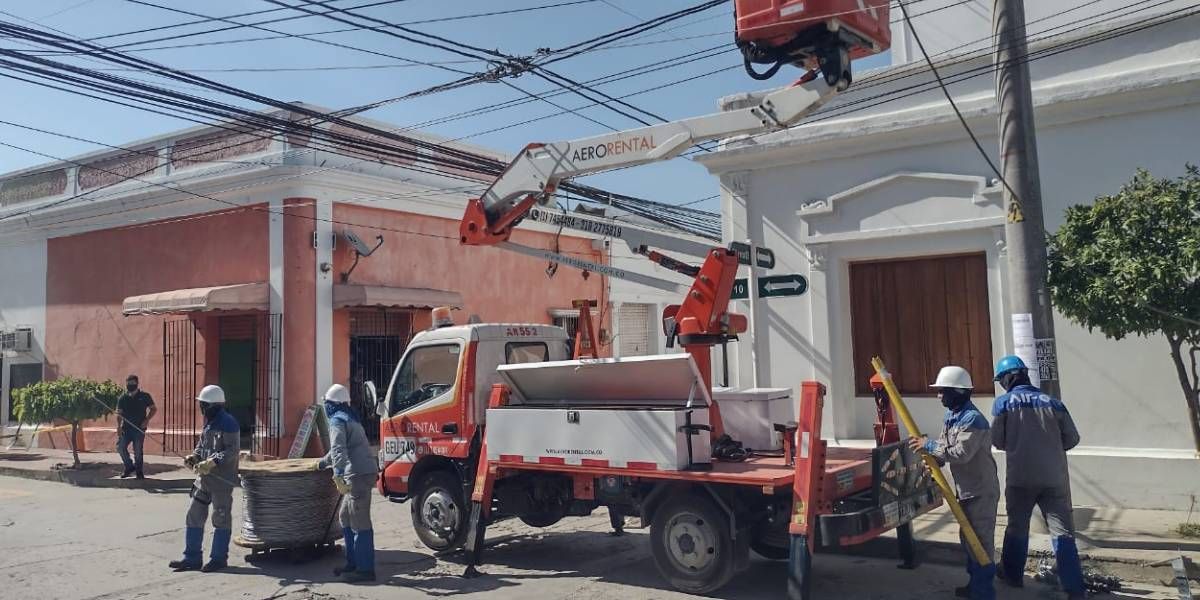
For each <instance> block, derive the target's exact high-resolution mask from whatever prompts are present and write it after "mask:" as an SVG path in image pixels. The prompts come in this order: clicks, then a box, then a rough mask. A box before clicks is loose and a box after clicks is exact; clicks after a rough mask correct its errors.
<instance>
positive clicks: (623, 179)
mask: <svg viewBox="0 0 1200 600" xmlns="http://www.w3.org/2000/svg"><path fill="white" fill-rule="evenodd" d="M146 1H147V2H152V3H154V4H159V5H162V6H170V7H175V8H180V9H185V10H189V11H192V12H196V13H201V14H203V15H206V16H226V15H233V14H237V13H244V12H251V11H261V10H270V9H274V8H278V7H277V6H275V5H272V4H270V3H268V2H266V1H265V0H206V1H205V2H181V1H179V0H146ZM285 1H286V2H287V3H288V4H292V5H299V4H301V2H300V1H299V0H285ZM569 1H571V0H505V1H504V2H496V1H494V0H493V1H490V2H489V1H485V0H459V1H457V2H445V1H438V0H406V1H402V2H398V3H394V4H390V5H386V6H379V7H375V8H369V9H361V11H358V12H361V13H363V14H367V15H371V16H374V17H377V18H381V19H385V20H387V21H389V22H393V23H411V22H414V21H424V20H428V19H440V18H444V17H450V16H458V15H467V14H473V13H480V12H489V11H498V10H511V9H515V8H525V7H533V6H542V5H547V4H557V3H560V2H569ZM697 2H698V0H653V1H638V0H592V1H586V2H582V3H579V4H573V5H569V6H561V7H557V8H548V9H544V10H537V11H531V12H523V13H517V14H511V15H499V16H489V17H482V18H475V19H466V20H455V21H446V22H436V23H419V24H412V25H410V27H411V28H413V29H417V30H419V31H422V32H427V33H432V34H436V35H440V36H443V37H446V38H450V39H453V40H456V41H460V42H463V43H467V44H471V45H474V46H479V47H483V48H490V49H498V50H500V51H502V52H505V53H507V54H510V55H526V54H531V53H533V52H535V51H536V49H538V48H542V47H552V48H557V47H562V46H567V45H570V44H573V43H575V42H579V41H581V40H584V39H587V38H590V37H593V36H596V35H599V34H601V33H606V32H609V31H613V30H616V29H620V28H623V27H628V26H630V25H634V24H636V23H637V22H638V21H639V20H640V19H646V18H650V17H654V16H658V15H661V14H665V13H668V12H672V11H675V10H679V9H682V8H685V7H687V6H690V5H694V4H696V3H697ZM368 3H370V0H339V1H338V2H336V3H335V5H336V6H339V7H343V8H350V7H354V6H358V5H361V4H368ZM2 6H3V8H0V10H3V11H5V12H8V13H11V14H12V15H16V16H19V17H22V18H24V19H29V20H32V21H35V22H37V23H39V24H40V26H43V27H53V28H56V29H60V30H62V31H64V32H67V33H69V34H71V35H73V36H77V37H83V38H91V37H96V36H105V35H111V34H115V33H122V32H128V31H132V30H137V29H144V28H149V27H156V26H162V25H170V24H175V23H179V22H183V21H187V20H194V17H188V16H186V15H180V14H175V13H172V12H169V11H166V10H161V9H159V8H154V7H150V6H145V5H140V4H137V3H135V2H132V1H130V0H38V1H14V2H5V3H3V5H2ZM296 14H300V13H298V12H295V11H285V10H280V11H277V12H272V13H268V14H263V15H257V16H253V17H243V18H239V19H238V20H239V21H241V22H258V21H263V20H267V19H273V18H279V17H284V16H289V15H296ZM0 19H2V20H5V21H15V22H18V23H21V24H24V25H28V23H24V22H21V21H17V20H16V19H14V18H13V17H12V16H9V15H4V14H0ZM227 26H229V25H228V24H222V23H216V24H213V23H208V24H204V25H195V26H190V27H187V28H179V29H171V30H167V31H164V32H154V33H143V34H138V35H132V36H124V37H113V38H109V39H106V40H102V41H100V42H98V43H103V44H107V45H115V44H123V43H129V42H134V41H138V40H148V39H151V38H159V37H164V36H168V35H169V36H183V35H185V34H187V33H191V32H197V31H204V30H208V29H213V28H216V27H227ZM262 27H268V28H271V29H276V30H278V31H280V32H285V33H293V34H316V33H318V32H326V31H329V30H333V29H342V28H347V27H348V26H347V25H346V24H344V23H338V22H335V21H332V20H330V19H327V18H324V17H319V16H311V17H307V18H303V19H296V20H292V21H288V22H284V23H276V24H269V25H262ZM732 30H733V17H732V3H730V5H729V6H725V7H720V8H715V9H711V10H709V11H707V12H704V13H700V14H698V15H693V16H689V17H686V18H684V19H683V20H681V21H677V22H676V23H673V24H671V25H668V26H666V27H664V28H661V29H659V30H657V31H656V32H653V33H647V34H642V35H640V36H638V37H637V38H634V39H630V40H626V41H623V42H620V44H636V45H634V46H631V47H625V48H616V49H608V50H603V51H596V52H591V53H588V54H585V55H582V56H579V57H576V58H572V59H569V60H565V61H562V62H559V63H557V64H555V65H553V66H552V67H551V68H552V69H554V70H555V71H557V72H558V73H560V74H562V75H564V76H566V77H569V78H571V79H574V80H575V81H585V80H588V79H593V78H596V77H601V76H604V75H608V74H611V73H615V72H618V71H623V70H625V69H629V68H633V67H638V66H642V65H646V64H651V63H655V62H657V61H661V60H666V59H671V58H675V57H680V56H684V55H694V54H700V53H701V52H703V51H705V50H709V49H712V48H715V47H718V46H723V47H724V48H727V49H728V50H729V51H728V52H727V53H724V54H721V55H719V56H714V57H711V58H706V59H703V60H698V61H695V62H693V63H690V64H687V65H682V66H679V67H675V68H672V69H668V70H663V71H658V72H655V73H651V74H648V75H644V76H640V77H636V78H631V79H627V80H624V81H619V82H615V83H612V84H609V85H603V86H600V87H599V89H601V90H603V91H604V92H606V93H608V94H609V95H612V96H623V95H625V94H630V93H634V92H638V91H641V90H645V89H647V88H652V87H656V86H660V85H663V84H665V83H668V82H672V81H676V80H680V79H685V78H690V77H694V76H701V75H703V76H702V77H699V78H698V79H696V80H694V81H690V82H687V83H682V84H679V85H674V86H671V87H667V88H665V89H661V90H657V91H651V92H647V93H644V94H639V95H636V96H632V97H629V98H626V101H627V102H630V103H632V104H634V105H636V106H638V107H639V108H642V109H645V110H647V111H650V112H653V113H656V114H658V115H661V116H663V117H665V118H668V119H678V118H684V117H689V116H694V115H700V114H705V113H709V112H713V111H715V110H716V108H717V99H718V98H720V97H722V96H725V95H728V94H732V93H736V92H742V91H750V90H755V89H763V88H766V87H769V86H771V85H783V84H785V83H787V81H788V78H790V77H794V76H797V75H798V74H799V72H798V71H796V70H794V69H792V70H790V71H789V70H785V71H783V72H782V73H781V74H780V75H778V76H777V77H776V78H775V79H774V80H772V81H770V82H757V81H754V80H752V79H750V78H749V77H748V76H746V74H745V73H744V72H743V71H742V70H741V67H740V57H739V56H738V54H737V53H736V50H735V49H734V47H733V41H732V38H733V34H732ZM271 35H272V34H271V33H268V32H264V31H261V30H255V29H252V28H242V29H236V30H232V31H226V32H222V33H213V34H208V35H204V36H194V37H182V38H179V39H176V40H164V41H159V42H153V43H151V44H143V45H141V46H134V47H131V48H130V49H133V48H138V47H152V46H163V45H174V44H183V43H189V42H212V41H231V40H242V39H245V38H257V37H267V36H271ZM316 37H317V38H318V39H321V40H326V41H328V42H332V43H337V44H343V45H348V46H355V47H358V48H362V49H365V50H368V51H371V52H377V53H380V54H387V55H392V56H395V57H400V58H405V59H411V60H414V61H420V62H442V61H457V60H463V59H462V58H461V57H459V56H455V55H452V54H450V53H448V52H445V51H442V50H437V49H431V48H425V47H421V46H418V45H415V44H412V43H409V42H406V41H404V40H400V39H396V38H393V37H389V36H387V35H384V34H381V33H378V32H372V31H355V32H346V33H335V34H322V35H317V36H316ZM0 46H3V47H7V48H15V49H23V48H27V47H25V46H21V45H19V44H17V43H15V42H13V41H10V40H0ZM138 56H140V57H142V58H146V59H150V60H154V61H157V62H160V63H163V64H166V65H169V66H172V67H175V68H179V69H185V70H194V71H196V72H197V74H199V75H202V76H204V77H208V78H210V79H214V80H216V81H220V82H222V83H226V84H229V85H233V86H237V87H240V88H244V89H247V90H250V91H253V92H256V93H259V94H262V95H264V96H270V97H273V98H277V99H280V100H285V101H304V102H309V103H313V104H318V105H322V106H327V107H332V108H343V107H348V106H358V105H361V104H366V103H370V102H373V101H377V100H380V99H383V98H390V97H395V96H400V95H403V94H406V93H408V92H411V91H414V90H418V89H422V88H425V87H428V86H431V85H435V84H438V83H443V82H446V81H450V80H453V79H456V78H458V77H461V75H460V74H459V73H455V72H450V71H447V70H444V69H439V68H437V67H431V66H426V65H419V66H398V65H403V64H404V63H403V62H402V61H400V60H397V59H396V58H390V57H386V56H379V55H372V54H369V53H367V52H359V51H354V50H349V49H345V48H338V47H332V46H329V45H323V44H319V43H315V42H312V41H308V40H304V39H272V40H264V41H255V42H244V43H227V44H222V45H210V46H203V47H197V48H182V49H167V50H154V51H144V52H139V53H138ZM886 60H887V58H886V56H881V57H873V58H871V59H866V60H862V61H858V62H857V63H856V66H855V69H856V71H858V72H862V71H865V70H867V69H869V68H874V67H878V66H882V65H883V64H884V63H885V62H886ZM77 64H80V65H86V66H92V67H100V66H102V65H98V64H95V63H88V62H86V61H78V62H77ZM443 66H444V67H447V68H450V69H460V70H463V71H469V72H478V71H481V70H484V69H486V68H487V67H486V65H485V64H483V63H478V62H467V63H450V64H445V65H443ZM315 67H319V68H322V69H323V70H305V71H276V72H268V71H261V69H312V68H315ZM364 67H368V68H364ZM727 67H733V68H729V69H728V70H725V71H723V72H720V73H716V74H712V75H705V74H707V73H710V72H713V71H717V70H719V69H722V68H727ZM210 69H217V70H222V71H216V72H208V71H206V70H210ZM228 69H260V71H252V72H240V71H235V72H229V71H224V70H228ZM129 75H132V76H135V77H144V76H141V75H138V74H129ZM511 81H512V83H513V84H515V85H517V86H520V87H521V88H523V89H525V90H527V91H529V92H534V93H543V92H547V91H550V90H552V89H556V88H554V87H553V86H552V85H551V84H549V83H547V82H544V81H542V80H539V79H536V78H534V77H532V76H530V75H525V76H522V77H519V78H517V79H513V80H511ZM173 85H178V84H173ZM208 95H211V94H208ZM213 97H214V98H215V97H216V96H213ZM518 97H521V94H520V92H518V91H515V90H513V89H510V88H508V87H506V86H504V85H501V84H496V83H486V84H477V85H472V86H468V87H465V88H462V89H458V90H453V91H449V92H444V93H439V94H436V95H433V96H428V97H425V98H419V99H413V100H406V101H403V102H399V103H396V104H392V105H389V106H386V107H382V108H379V109H377V110H373V111H371V112H369V113H367V116H370V117H372V118H375V119H379V120H382V121H386V122H389V123H394V124H397V125H405V126H408V125H414V124H418V123H421V122H424V121H428V120H432V119H436V118H439V117H444V116H447V115H451V114H454V113H457V112H460V111H465V110H471V109H476V108H480V107H484V106H488V105H491V104H495V103H498V102H503V101H505V100H510V99H514V98H518ZM223 99H225V100H228V98H223ZM552 101H553V102H555V103H557V104H559V105H561V106H564V107H569V108H572V109H577V108H578V112H580V113H582V114H584V115H586V116H587V117H590V118H592V119H594V120H596V121H600V122H602V123H604V124H607V125H609V126H612V127H615V128H617V129H628V128H633V127H637V126H639V124H638V123H636V122H635V121H633V120H631V119H629V118H627V117H624V116H621V115H618V114H616V113H614V112H612V111H609V110H607V109H605V108H603V107H591V108H579V107H584V106H587V105H589V104H590V102H589V101H587V100H585V99H583V98H580V97H578V96H576V95H573V94H564V95H561V96H557V97H554V98H552ZM243 104H244V103H243ZM244 105H245V106H253V105H250V104H244ZM255 108H258V107H255ZM561 112H563V111H562V110H561V109H560V108H556V107H554V106H551V105H550V104H548V103H545V102H540V101H539V102H532V103H528V104H525V105H522V106H519V107H515V108H511V109H506V110H501V111H496V112H492V113H488V114H486V115H482V116H476V117H473V118H467V119H459V120H453V121H449V122H446V123H442V124H439V125H436V126H433V127H429V128H428V130H429V131H432V132H434V133H438V134H442V135H447V136H451V137H454V138H463V139H465V140H467V141H470V142H471V143H474V144H479V145H482V146H488V147H492V148H496V149H499V150H503V151H506V152H514V151H516V150H518V149H519V148H521V147H522V146H524V145H525V144H526V143H528V142H533V141H543V142H549V141H556V140H561V139H571V138H576V137H581V136H586V135H592V134H597V133H603V132H605V131H607V129H605V128H604V127H602V126H601V125H598V124H596V123H593V122H590V121H588V120H586V119H584V118H582V117H580V116H577V115H574V114H570V113H567V114H559V115H557V116H549V117H548V118H545V119H541V120H538V121H536V122H533V123H527V124H523V125H518V126H513V127H507V128H505V129H502V130H500V131H494V132H490V133H484V132H487V131H489V130H492V129H497V128H502V127H506V126H509V125H513V124H516V123H520V122H523V121H526V120H529V119H535V118H539V117H544V116H548V115H554V114H556V113H561ZM0 114H3V115H5V117H4V118H5V119H6V120H11V121H14V122H17V123H21V124H24V125H29V126H34V127H39V128H44V129H49V130H53V131H60V132H65V133H70V134H72V135H75V136H78V137H81V138H88V139H94V140H99V141H102V142H107V143H111V144H118V145H119V144H122V143H124V142H128V141H131V140H135V139H139V138H143V137H149V136H153V135H158V134H161V133H165V132H168V131H171V130H174V129H181V128H184V127H188V126H191V125H192V123H190V122H188V121H183V120H179V119H175V118H171V117H167V116H160V115H155V114H150V113H146V112H143V111H138V110H134V109H131V108H126V107H121V106H115V105H110V104H106V103H102V102H99V101H96V100H92V99H89V98H84V97H80V96H76V95H72V94H67V93H64V92H59V91H54V90H48V89H44V88H40V87H36V86H33V85H30V84H25V83H21V82H16V81H13V80H8V79H0ZM0 139H4V140H6V141H9V142H11V143H13V144H16V145H20V146H25V147H29V148H33V149H37V150H39V151H41V152H45V153H47V154H51V155H56V156H64V157H65V156H71V155H75V154H80V153H83V152H87V151H91V150H95V149H97V146H94V145H91V144H87V143H83V142H78V141H72V140H66V139H62V138H57V137H53V136H48V135H44V134H39V133H32V132H28V131H25V130H21V129H16V128H12V127H9V126H4V125H0ZM43 162H46V159H45V158H43V157H39V156H35V155H30V154H27V153H24V152H21V151H18V150H12V149H9V148H0V172H6V171H11V170H13V169H19V168H22V167H27V166H31V165H35V164H39V163H43ZM586 182H587V183H590V184H592V185H598V186H601V187H605V188H607V189H611V190H613V191H619V192H624V193H628V194H634V195H638V196H641V197H645V198H651V199H654V200H659V201H662V202H669V203H673V204H679V203H690V202H694V201H696V200H698V199H701V198H704V197H707V196H712V195H714V194H716V193H717V191H718V188H717V182H716V179H715V178H713V177H711V176H710V175H708V173H707V171H705V170H704V169H703V168H702V167H700V166H699V165H696V164H694V163H691V162H690V161H687V160H686V159H676V160H673V161H670V162H668V163H663V164H659V165H647V166H643V167H638V168H636V169H627V170H622V171H619V172H614V173H609V174H602V175H598V176H594V177H590V178H587V179H586ZM695 206H697V207H700V208H706V209H709V210H714V211H715V210H717V209H718V203H717V202H716V201H715V200H709V201H705V202H702V203H699V204H695Z"/></svg>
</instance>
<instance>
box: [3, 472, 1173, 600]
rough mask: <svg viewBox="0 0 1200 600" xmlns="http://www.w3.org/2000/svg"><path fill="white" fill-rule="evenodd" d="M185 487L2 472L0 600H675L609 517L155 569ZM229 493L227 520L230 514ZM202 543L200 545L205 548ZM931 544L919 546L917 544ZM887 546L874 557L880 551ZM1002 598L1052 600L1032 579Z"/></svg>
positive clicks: (928, 583) (769, 584) (749, 585)
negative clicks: (222, 566)
mask: <svg viewBox="0 0 1200 600" xmlns="http://www.w3.org/2000/svg"><path fill="white" fill-rule="evenodd" d="M186 504H187V496H186V493H185V492H171V493H156V492H152V491H147V490H122V489H84V488H77V487H73V486H69V485H64V484H60V483H50V482H42V481H31V480H25V479H17V478H10V477H0V590H3V592H2V593H0V597H3V598H39V599H46V600H50V599H63V600H68V599H69V600H84V599H87V600H100V599H110V598H111V599H117V598H121V599H125V598H130V599H133V598H147V599H150V598H170V599H171V600H185V599H189V598H196V599H204V600H213V599H216V598H234V599H253V600H266V599H286V600H298V599H308V598H312V599H322V600H327V599H338V600H341V599H358V598H364V599H372V598H381V599H382V598H388V599H389V600H392V599H404V598H422V597H428V596H464V597H467V598H481V597H484V596H485V595H487V597H488V598H491V599H493V600H495V599H496V598H622V599H626V598H672V599H674V598H687V597H690V596H687V595H685V594H679V593H676V592H674V591H671V590H669V589H664V583H663V582H662V580H661V579H660V578H659V576H658V573H657V571H656V570H655V568H654V566H653V563H652V561H651V558H650V553H649V548H648V546H647V543H646V542H647V540H646V534H645V532H643V531H635V532H630V533H629V535H627V536H626V537H623V538H614V537H611V536H609V535H608V534H607V517H606V516H605V515H604V514H603V512H602V511H601V512H599V513H598V515H597V516H596V517H593V518H588V519H574V520H566V521H563V522H562V523H560V524H559V525H557V526H555V527H552V528H550V529H549V530H545V531H538V530H533V529H530V528H528V527H526V526H524V525H523V524H521V523H519V522H516V521H512V522H505V523H502V524H500V525H498V526H496V527H493V528H492V530H491V531H490V532H489V540H490V541H491V544H492V546H491V547H490V548H489V550H488V551H487V554H486V560H487V564H486V565H485V566H484V568H483V569H482V570H483V572H484V573H485V574H484V576H482V577H480V578H478V579H472V580H466V579H462V578H461V577H459V575H460V574H461V573H462V570H463V567H462V565H461V564H460V563H459V562H457V560H458V559H457V557H454V556H451V557H447V558H437V557H434V556H433V554H432V553H431V552H430V551H429V550H427V549H425V548H424V547H422V546H420V544H419V543H418V542H417V540H416V537H415V535H413V534H412V532H411V530H410V528H409V524H408V505H395V504H389V503H387V502H382V501H379V500H378V499H377V500H376V503H375V506H374V510H375V523H376V531H377V534H378V542H379V543H378V545H379V548H380V551H379V555H378V560H379V573H380V576H381V580H380V582H379V584H377V585H374V586H358V587H351V586H348V585H344V584H341V583H329V582H330V581H332V580H333V577H332V575H331V574H330V570H331V569H332V568H333V567H334V566H335V565H336V564H338V561H339V560H340V557H337V556H327V557H325V558H322V559H320V560H316V561H312V562H308V563H304V564H291V563H289V562H288V561H287V560H284V559H282V558H281V559H278V560H276V559H269V560H267V561H257V562H256V563H255V564H253V565H251V564H248V563H246V562H245V561H244V560H243V559H244V553H243V552H242V551H241V549H239V548H236V547H235V548H234V552H233V553H232V555H231V557H230V558H231V567H230V568H229V569H228V570H227V571H226V572H224V573H220V574H213V575H206V574H200V573H195V572H193V573H173V572H171V571H170V570H169V569H167V567H166V563H167V561H169V560H171V559H173V558H176V557H177V556H178V555H179V551H180V547H181V544H182V536H183V533H182V525H183V523H182V521H183V513H184V510H185V507H186ZM240 506H241V499H240V497H239V498H237V499H235V508H234V514H235V518H239V517H240ZM207 541H208V540H207V539H206V548H207ZM926 548H927V550H928V549H929V548H928V546H927V547H926ZM887 551H888V548H887V547H886V546H884V547H882V548H877V549H873V550H872V554H876V555H877V556H885V555H886V552H887ZM927 554H928V555H929V557H930V558H929V560H927V561H926V562H925V564H924V565H922V567H921V570H919V571H917V572H915V573H914V572H908V571H901V570H898V569H896V568H895V567H894V560H891V559H885V558H871V557H864V556H847V555H822V556H819V557H818V559H817V561H816V564H817V568H818V569H819V579H818V580H817V586H816V588H817V592H818V593H819V597H820V598H862V599H867V598H900V599H904V598H913V599H916V598H935V597H950V595H949V594H947V593H945V591H946V590H948V589H950V588H952V587H953V586H954V585H956V584H959V583H961V581H960V580H961V577H962V576H961V574H960V569H959V568H958V567H957V563H956V562H954V559H955V557H954V555H953V554H952V553H950V552H947V551H942V550H938V549H932V550H930V551H929V552H927ZM784 577H785V571H784V564H783V563H775V562H768V561H764V560H760V559H755V560H754V562H753V563H752V565H751V567H750V570H749V571H747V572H745V573H742V574H741V575H740V576H739V577H738V578H737V579H735V580H734V583H733V584H731V585H730V586H729V587H728V588H726V589H724V590H722V592H721V593H720V594H719V597H722V598H778V597H781V596H782V593H783V592H782V591H783V590H784V585H785V583H784ZM1133 587H1134V588H1136V589H1135V590H1131V592H1130V594H1129V596H1130V597H1141V598H1171V597H1173V596H1171V595H1169V594H1167V593H1166V589H1165V588H1159V587H1157V586H1138V585H1135V586H1133ZM1000 597H1001V598H1011V599H1017V598H1050V597H1055V596H1052V595H1050V594H1049V592H1048V590H1047V589H1046V588H1045V587H1044V586H1042V585H1040V584H1036V583H1031V584H1029V585H1028V587H1027V588H1026V589H1025V590H1023V591H1021V592H1020V593H1016V592H1014V591H1012V590H1007V589H1001V590H1000Z"/></svg>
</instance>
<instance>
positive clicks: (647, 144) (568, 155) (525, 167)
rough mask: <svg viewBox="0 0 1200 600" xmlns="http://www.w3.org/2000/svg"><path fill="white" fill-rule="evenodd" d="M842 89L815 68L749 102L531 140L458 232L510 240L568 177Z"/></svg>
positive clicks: (781, 121) (767, 122)
mask: <svg viewBox="0 0 1200 600" xmlns="http://www.w3.org/2000/svg"><path fill="white" fill-rule="evenodd" d="M836 94H837V91H836V90H835V89H834V88H832V87H830V86H829V85H828V84H826V83H825V81H824V80H823V79H818V78H816V77H815V74H813V73H810V74H808V75H806V76H805V77H804V79H802V80H801V82H800V83H797V84H796V85H793V86H791V87H788V88H784V89H782V90H778V91H775V92H771V93H769V94H767V95H766V96H764V97H763V98H762V100H761V101H760V102H759V103H758V104H756V105H754V106H750V107H747V108H742V109H738V110H732V111H728V112H720V113H714V114H710V115H705V116H702V117H693V118H690V119H683V120H680V121H672V122H670V123H663V124H661V125H651V126H649V127H642V128H639V129H630V130H628V131H621V132H617V133H609V134H605V135H598V136H594V137H589V138H583V139H579V140H570V141H565V142H555V143H552V144H530V145H528V146H526V147H525V148H524V149H523V150H521V152H520V154H518V155H517V157H516V158H515V159H514V160H513V161H512V162H511V163H510V164H509V165H508V168H507V169H505V171H504V173H502V174H501V175H500V177H499V178H497V179H496V181H494V182H493V183H492V185H491V187H489V188H488V189H487V191H486V192H484V193H483V196H482V197H481V198H478V199H475V200H472V201H471V202H470V204H469V205H468V206H467V212H466V214H465V215H464V216H463V220H462V223H461V225H460V228H459V233H460V235H461V238H462V243H464V244H467V245H473V246H474V245H494V244H498V243H500V242H503V241H506V240H507V239H508V237H509V235H511V233H512V229H513V227H514V226H516V224H517V223H519V222H520V221H521V220H522V219H523V218H525V216H526V215H527V214H528V213H529V211H530V210H531V209H532V208H533V207H534V206H535V205H536V204H542V205H545V204H548V203H549V202H550V199H551V197H552V196H553V194H554V191H555V189H557V187H558V184H559V182H561V181H563V180H564V179H569V178H572V177H578V176H581V175H589V174H593V173H599V172H601V171H607V170H610V169H615V168H619V167H629V166H634V165H640V164H645V163H649V162H655V161H660V160H667V159H669V158H673V157H675V156H677V155H678V154H679V153H680V152H683V151H684V150H685V149H687V148H689V147H691V146H692V145H694V144H697V143H700V142H706V141H710V140H716V139H721V138H727V137H730V136H734V135H739V134H747V133H760V132H764V131H773V130H777V129H784V128H787V127H790V126H792V125H795V124H796V123H798V122H799V121H800V120H801V119H803V118H804V117H806V116H808V115H810V114H812V113H813V112H814V111H816V110H817V109H818V108H820V107H821V106H822V105H824V104H825V103H826V102H828V101H829V99H831V98H832V97H833V96H834V95H836Z"/></svg>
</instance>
